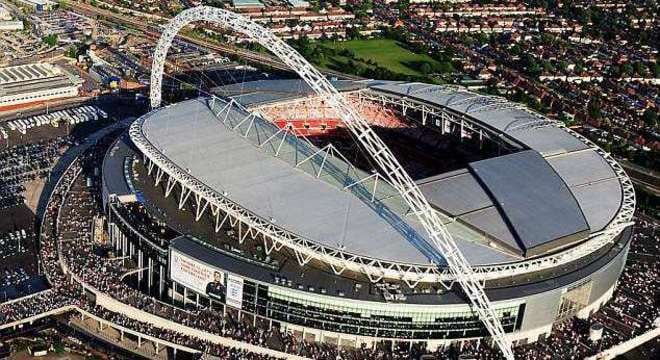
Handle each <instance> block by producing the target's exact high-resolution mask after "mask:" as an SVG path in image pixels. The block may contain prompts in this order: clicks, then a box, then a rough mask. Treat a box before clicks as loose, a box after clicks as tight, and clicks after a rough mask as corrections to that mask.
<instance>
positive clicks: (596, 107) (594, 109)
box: [587, 98, 603, 119]
mask: <svg viewBox="0 0 660 360" xmlns="http://www.w3.org/2000/svg"><path fill="white" fill-rule="evenodd" d="M587 113H588V114H589V116H590V117H592V118H594V119H600V118H601V117H602V116H603V113H602V111H601V110H600V102H599V101H598V99H594V98H592V99H591V100H590V101H589V105H587Z"/></svg>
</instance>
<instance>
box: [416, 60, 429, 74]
mask: <svg viewBox="0 0 660 360" xmlns="http://www.w3.org/2000/svg"><path fill="white" fill-rule="evenodd" d="M419 71H420V72H421V73H422V74H424V75H428V74H430V73H431V65H430V64H429V63H427V62H423V63H422V65H420V66H419Z"/></svg>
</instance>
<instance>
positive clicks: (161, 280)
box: [158, 265, 165, 296]
mask: <svg viewBox="0 0 660 360" xmlns="http://www.w3.org/2000/svg"><path fill="white" fill-rule="evenodd" d="M158 279H159V280H158V294H159V295H160V296H163V291H165V269H164V268H163V265H158Z"/></svg>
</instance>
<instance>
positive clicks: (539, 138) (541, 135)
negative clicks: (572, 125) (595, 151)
mask: <svg viewBox="0 0 660 360" xmlns="http://www.w3.org/2000/svg"><path fill="white" fill-rule="evenodd" d="M509 135H510V136H512V137H513V138H515V139H516V140H518V141H520V142H522V143H523V144H525V145H527V146H529V147H530V148H531V149H534V150H536V151H538V152H540V153H541V154H543V155H544V156H549V155H556V154H561V153H567V152H572V151H578V150H584V149H587V148H588V146H587V145H586V144H585V143H583V142H582V141H580V140H579V139H577V138H576V137H575V136H573V135H571V134H569V133H568V132H566V131H565V130H564V129H561V128H558V127H555V126H546V127H541V128H532V129H519V130H516V131H513V132H512V133H510V134H509Z"/></svg>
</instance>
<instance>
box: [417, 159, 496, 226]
mask: <svg viewBox="0 0 660 360" xmlns="http://www.w3.org/2000/svg"><path fill="white" fill-rule="evenodd" d="M418 184H419V188H420V190H422V193H423V194H424V196H426V199H427V200H428V201H429V202H430V203H431V205H433V206H434V207H437V208H439V209H441V210H442V211H444V212H446V213H449V214H450V215H452V216H458V215H461V214H465V213H467V212H471V211H475V210H478V209H482V208H485V207H488V206H492V205H493V201H492V200H491V199H490V197H489V196H488V194H487V193H486V191H485V190H484V189H483V188H482V187H481V185H480V184H479V182H478V181H477V179H476V178H475V177H474V175H472V174H471V173H470V172H468V170H467V169H464V170H462V171H461V172H459V173H454V174H452V175H450V176H445V177H442V178H435V179H423V180H420V181H418Z"/></svg>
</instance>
